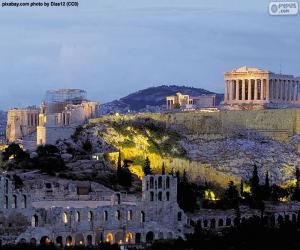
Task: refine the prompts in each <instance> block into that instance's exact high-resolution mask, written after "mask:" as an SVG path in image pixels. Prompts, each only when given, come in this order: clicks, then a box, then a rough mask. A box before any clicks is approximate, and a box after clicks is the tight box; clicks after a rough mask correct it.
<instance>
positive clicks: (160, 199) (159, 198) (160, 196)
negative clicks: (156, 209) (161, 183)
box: [158, 191, 162, 201]
mask: <svg viewBox="0 0 300 250" xmlns="http://www.w3.org/2000/svg"><path fill="white" fill-rule="evenodd" d="M158 200H159V201H162V192H161V191H160V192H158Z"/></svg>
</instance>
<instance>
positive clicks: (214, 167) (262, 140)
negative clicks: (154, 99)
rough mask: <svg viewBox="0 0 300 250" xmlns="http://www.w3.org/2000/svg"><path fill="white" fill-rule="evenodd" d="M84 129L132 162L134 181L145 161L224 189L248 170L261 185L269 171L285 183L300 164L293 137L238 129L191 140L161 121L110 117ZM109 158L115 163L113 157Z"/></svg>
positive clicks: (246, 176) (299, 142)
mask: <svg viewBox="0 0 300 250" xmlns="http://www.w3.org/2000/svg"><path fill="white" fill-rule="evenodd" d="M90 126H91V127H90V128H89V129H88V130H86V132H88V131H93V134H94V135H96V137H99V138H101V139H102V140H104V141H105V142H106V143H108V144H109V145H113V146H114V147H115V148H116V149H120V150H121V152H122V155H123V157H124V158H126V159H130V160H132V161H133V165H132V167H131V169H132V171H133V172H135V173H136V174H137V175H140V176H141V175H142V171H141V165H142V163H143V160H144V159H145V157H146V156H148V157H149V158H150V161H151V163H152V167H153V168H154V170H155V171H157V172H159V171H160V170H161V167H162V165H163V164H165V166H166V167H167V170H168V171H172V170H173V171H176V170H179V171H183V170H184V169H185V170H186V171H187V172H188V174H189V175H190V176H191V178H192V179H193V180H195V181H202V182H203V181H204V180H205V181H209V182H213V183H216V184H218V185H220V186H225V185H227V183H228V181H229V180H233V181H235V182H239V181H240V179H243V180H245V181H248V180H249V178H250V176H251V175H252V170H253V167H254V165H256V166H257V167H258V170H259V175H260V179H261V180H262V181H264V177H265V174H266V172H269V175H270V180H271V182H273V183H275V182H276V183H281V184H283V183H290V182H292V181H293V180H294V172H295V168H296V167H297V166H298V165H299V164H300V150H299V149H300V148H299V147H300V137H299V136H297V135H295V136H293V137H292V139H291V140H290V141H277V140H274V139H270V138H267V137H265V136H263V135H260V134H259V133H257V134H256V133H253V131H252V133H251V136H249V133H247V130H245V129H243V128H240V130H239V131H238V133H235V132H234V131H233V132H232V133H231V136H230V137H227V138H207V139H195V137H191V136H190V131H188V129H186V128H184V129H183V128H182V127H180V126H179V127H176V126H166V124H165V120H164V119H160V118H159V119H156V118H155V116H151V118H148V119H147V118H146V117H143V118H141V116H131V118H130V116H126V117H122V116H121V117H115V118H114V117H113V116H110V117H109V118H108V117H104V118H102V119H99V120H98V122H95V123H94V124H93V125H90ZM166 127H168V128H167V129H166ZM244 130H245V131H244ZM109 156H110V158H111V160H112V161H116V159H117V154H113V153H111V154H109Z"/></svg>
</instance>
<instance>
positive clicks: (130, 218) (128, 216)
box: [127, 210, 132, 220]
mask: <svg viewBox="0 0 300 250" xmlns="http://www.w3.org/2000/svg"><path fill="white" fill-rule="evenodd" d="M127 219H128V220H132V210H128V212H127Z"/></svg>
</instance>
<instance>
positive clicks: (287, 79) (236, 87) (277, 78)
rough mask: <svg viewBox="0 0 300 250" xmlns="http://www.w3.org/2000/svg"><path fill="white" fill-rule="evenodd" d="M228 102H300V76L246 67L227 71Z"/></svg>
mask: <svg viewBox="0 0 300 250" xmlns="http://www.w3.org/2000/svg"><path fill="white" fill-rule="evenodd" d="M224 81H225V94H224V104H225V105H236V104H238V105H240V104H254V105H265V104H267V105H268V104H275V105H276V104H278V105H291V106H299V105H300V79H299V77H298V78H297V77H294V76H292V75H283V74H275V73H272V72H270V71H267V70H261V69H257V68H248V67H242V68H238V69H234V70H232V71H229V72H226V73H225V74H224Z"/></svg>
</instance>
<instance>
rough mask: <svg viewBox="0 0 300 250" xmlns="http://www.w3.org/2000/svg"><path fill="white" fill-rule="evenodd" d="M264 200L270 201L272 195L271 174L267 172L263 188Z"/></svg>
mask: <svg viewBox="0 0 300 250" xmlns="http://www.w3.org/2000/svg"><path fill="white" fill-rule="evenodd" d="M263 191H264V192H263V198H264V200H268V199H269V198H270V195H271V188H270V181H269V172H268V171H267V172H266V179H265V185H264V187H263Z"/></svg>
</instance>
